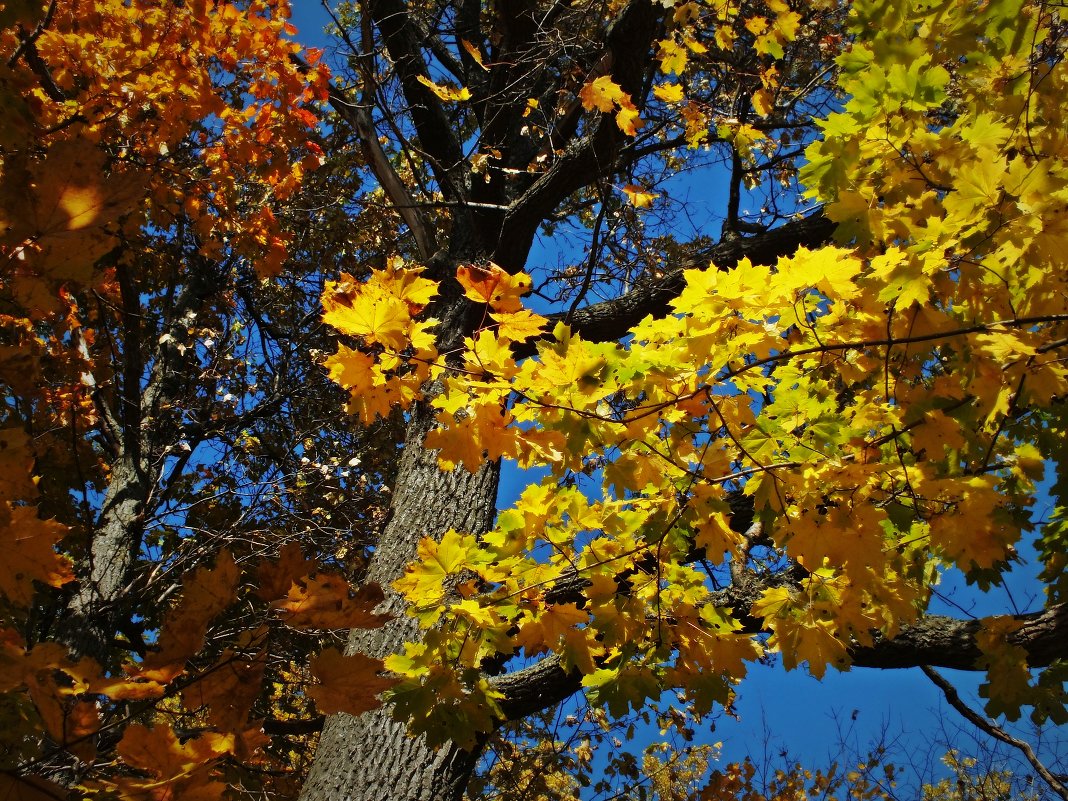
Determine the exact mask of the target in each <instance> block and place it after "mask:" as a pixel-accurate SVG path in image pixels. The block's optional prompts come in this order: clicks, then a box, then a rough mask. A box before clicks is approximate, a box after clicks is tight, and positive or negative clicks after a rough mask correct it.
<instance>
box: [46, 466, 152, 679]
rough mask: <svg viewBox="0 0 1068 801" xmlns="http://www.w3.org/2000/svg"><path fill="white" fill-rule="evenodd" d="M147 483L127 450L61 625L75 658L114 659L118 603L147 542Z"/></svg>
mask: <svg viewBox="0 0 1068 801" xmlns="http://www.w3.org/2000/svg"><path fill="white" fill-rule="evenodd" d="M146 482H147V479H146V477H145V473H144V471H143V470H142V469H140V467H139V465H137V463H136V461H135V458H134V457H132V456H129V455H128V454H124V455H123V457H122V458H121V459H120V460H119V461H118V462H117V463H116V465H115V468H114V470H113V472H112V475H111V481H110V483H109V484H108V490H107V495H106V496H105V498H104V505H103V509H102V510H101V515H100V523H99V525H98V527H97V529H96V531H95V532H94V533H93V541H92V544H91V546H90V548H89V554H88V556H87V557H86V562H87V563H86V564H83V565H79V570H78V575H79V576H80V577H81V584H80V586H79V588H78V591H77V594H76V595H75V596H74V598H72V599H71V602H70V604H69V605H68V607H67V615H66V617H65V619H64V620H63V621H62V623H61V624H60V625H61V639H62V641H63V642H65V643H66V644H67V646H68V647H69V648H70V650H71V655H72V656H73V657H74V658H79V657H82V656H91V657H93V658H94V659H96V660H97V661H98V662H100V663H101V664H104V665H106V664H107V663H108V661H109V656H108V655H109V654H111V657H110V659H114V653H113V652H112V649H111V643H112V640H113V639H114V637H115V629H116V623H117V622H118V620H117V615H118V609H117V608H116V602H117V601H118V600H119V598H120V595H121V592H122V589H123V587H125V586H126V583H127V582H128V581H129V578H130V566H131V565H132V564H133V560H134V555H135V553H136V550H137V548H138V547H139V546H140V544H141V536H142V531H143V527H144V512H145V506H144V504H145V497H146V495H147V487H146Z"/></svg>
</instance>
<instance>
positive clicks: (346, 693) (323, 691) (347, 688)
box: [308, 648, 399, 715]
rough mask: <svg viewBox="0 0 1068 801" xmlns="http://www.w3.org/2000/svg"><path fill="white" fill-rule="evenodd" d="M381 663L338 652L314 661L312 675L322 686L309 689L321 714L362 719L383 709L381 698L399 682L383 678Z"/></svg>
mask: <svg viewBox="0 0 1068 801" xmlns="http://www.w3.org/2000/svg"><path fill="white" fill-rule="evenodd" d="M381 670H382V662H381V660H379V659H372V658H371V657H369V656H364V655H363V654H353V655H352V656H345V655H343V654H342V653H341V652H340V651H338V650H337V649H336V648H327V649H326V650H325V651H323V652H322V653H321V654H319V655H318V656H315V657H312V660H311V671H312V675H314V676H315V678H316V679H318V680H319V684H318V685H316V686H314V687H309V688H308V695H310V696H311V697H312V698H313V699H315V703H316V705H318V707H319V711H320V712H322V713H323V714H326V715H332V714H334V713H335V712H347V713H348V714H350V715H359V714H360V713H361V712H366V711H367V710H369V709H376V708H378V707H379V706H381V705H382V702H381V701H379V700H378V697H377V696H378V694H379V693H381V692H385V691H386V690H388V689H389V688H390V687H392V686H393V685H395V684H396V683H397V682H398V681H399V680H398V679H394V678H390V677H388V676H380V675H378V674H379V672H380V671H381Z"/></svg>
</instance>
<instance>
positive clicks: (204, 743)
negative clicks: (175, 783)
mask: <svg viewBox="0 0 1068 801" xmlns="http://www.w3.org/2000/svg"><path fill="white" fill-rule="evenodd" d="M233 748H234V738H233V736H232V735H221V734H215V733H213V732H206V733H204V734H201V735H200V736H199V737H193V738H190V739H188V740H186V741H185V742H179V741H178V737H177V736H176V735H175V733H174V732H173V731H172V730H171V727H170V726H168V725H167V724H165V723H161V724H157V725H156V726H155V728H152V729H150V728H148V727H146V726H142V725H141V724H139V723H135V724H133V725H131V726H128V727H127V729H126V732H125V733H124V734H123V736H122V740H120V741H119V744H118V746H117V748H116V752H117V753H118V755H119V756H120V757H122V760H123V762H125V763H126V764H127V765H129V766H130V767H133V768H137V769H138V770H143V771H146V772H147V773H151V774H152V775H153V776H157V777H159V778H161V779H176V778H180V777H183V776H188V775H189V774H191V773H193V772H194V771H197V770H199V769H201V768H203V767H204V766H206V765H208V764H210V763H211V762H212V761H214V760H216V759H218V758H219V757H221V756H224V755H225V754H229V753H231V752H232V751H233Z"/></svg>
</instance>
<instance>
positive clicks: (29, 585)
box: [0, 502, 74, 607]
mask: <svg viewBox="0 0 1068 801" xmlns="http://www.w3.org/2000/svg"><path fill="white" fill-rule="evenodd" d="M0 505H2V506H4V507H7V509H8V510H9V511H10V516H9V520H10V522H9V523H8V524H7V525H2V524H0V552H2V553H3V554H4V561H3V566H2V567H0V592H2V593H3V594H4V595H6V596H7V597H8V599H9V600H10V601H11V602H12V603H15V604H18V605H19V606H25V607H28V606H30V604H31V603H32V602H33V582H34V581H40V582H41V583H42V584H47V585H48V586H50V587H61V586H63V585H64V584H66V583H67V582H68V581H73V580H74V573H73V572H71V567H70V560H69V559H67V558H66V557H65V556H60V555H59V554H58V553H56V552H55V550H54V549H53V546H54V545H55V544H56V543H57V542H59V541H60V540H61V539H62V538H63V537H64V536H65V535H66V533H67V527H66V526H64V525H63V524H62V523H58V522H56V521H55V520H41V519H40V518H38V517H37V510H36V509H35V508H34V507H32V506H16V507H13V508H12V507H9V506H8V504H7V502H3V503H2V504H0Z"/></svg>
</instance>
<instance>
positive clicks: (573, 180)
mask: <svg viewBox="0 0 1068 801" xmlns="http://www.w3.org/2000/svg"><path fill="white" fill-rule="evenodd" d="M662 16H663V7H662V6H660V5H659V4H655V5H654V4H653V3H651V2H650V0H631V2H630V3H628V4H627V5H626V6H625V7H624V8H623V10H622V11H621V12H620V13H619V16H618V17H617V18H616V20H615V21H614V22H613V23H612V25H611V26H609V28H608V30H607V32H606V34H605V52H604V53H603V55H602V56H601V58H600V59H599V60H598V64H597V65H595V67H594V69H595V71H596V70H603V69H604V68H605V67H604V65H605V64H608V65H610V70H608V71H610V72H611V75H612V79H613V80H614V81H615V82H616V83H618V84H619V85H620V87H622V89H623V91H625V92H627V93H628V94H631V95H632V96H639V93H640V92H641V90H642V88H643V86H644V84H645V83H646V77H647V73H648V72H649V70H650V69H652V64H651V62H650V60H649V59H648V58H647V55H648V52H649V48H650V47H651V45H652V42H653V39H654V38H655V36H656V34H657V31H658V30H659V28H660V25H661V21H662ZM625 141H626V138H625V137H624V135H623V133H622V132H621V131H620V130H619V128H618V126H617V125H616V123H615V120H614V119H613V118H612V116H611V115H608V114H601V115H599V117H596V118H591V121H590V124H589V126H588V128H587V133H586V135H585V136H583V137H582V139H580V140H578V141H573V142H571V144H570V145H569V146H568V147H567V148H566V150H565V152H564V154H563V155H562V156H560V157H559V158H558V159H557V160H556V161H555V163H554V164H553V166H552V167H550V169H549V171H548V172H546V173H545V174H544V175H542V176H541V177H539V178H538V179H537V180H536V181H535V182H534V183H533V184H532V185H531V186H530V187H529V188H528V189H527V190H526V191H525V192H524V193H523V194H522V195H521V196H520V197H519V198H518V199H517V200H516V201H515V202H514V203H513V204H512V205H511V208H510V210H509V211H508V213H507V214H506V215H505V217H504V220H503V221H502V222H501V228H500V232H499V235H498V239H497V243H496V247H495V249H494V252H493V260H494V261H495V262H497V263H498V264H500V265H501V266H502V267H504V268H505V269H508V270H519V269H522V267H523V264H524V262H525V261H526V256H527V253H528V252H529V250H530V246H531V243H532V242H533V241H534V235H535V233H536V232H537V230H538V226H539V225H541V224H542V222H543V221H544V220H546V219H548V218H549V216H550V215H551V214H552V212H553V210H554V209H555V208H556V207H557V206H559V205H560V203H562V202H563V201H564V200H565V199H566V198H567V197H568V196H569V195H571V194H573V193H574V192H576V191H578V190H579V189H581V188H583V187H584V186H588V185H589V184H590V183H592V182H593V181H594V180H596V179H597V178H598V177H603V176H605V175H607V174H608V173H610V172H612V171H613V170H614V169H616V168H618V165H617V164H616V162H617V156H618V154H619V151H620V149H621V148H622V146H623V144H624V142H625Z"/></svg>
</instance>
